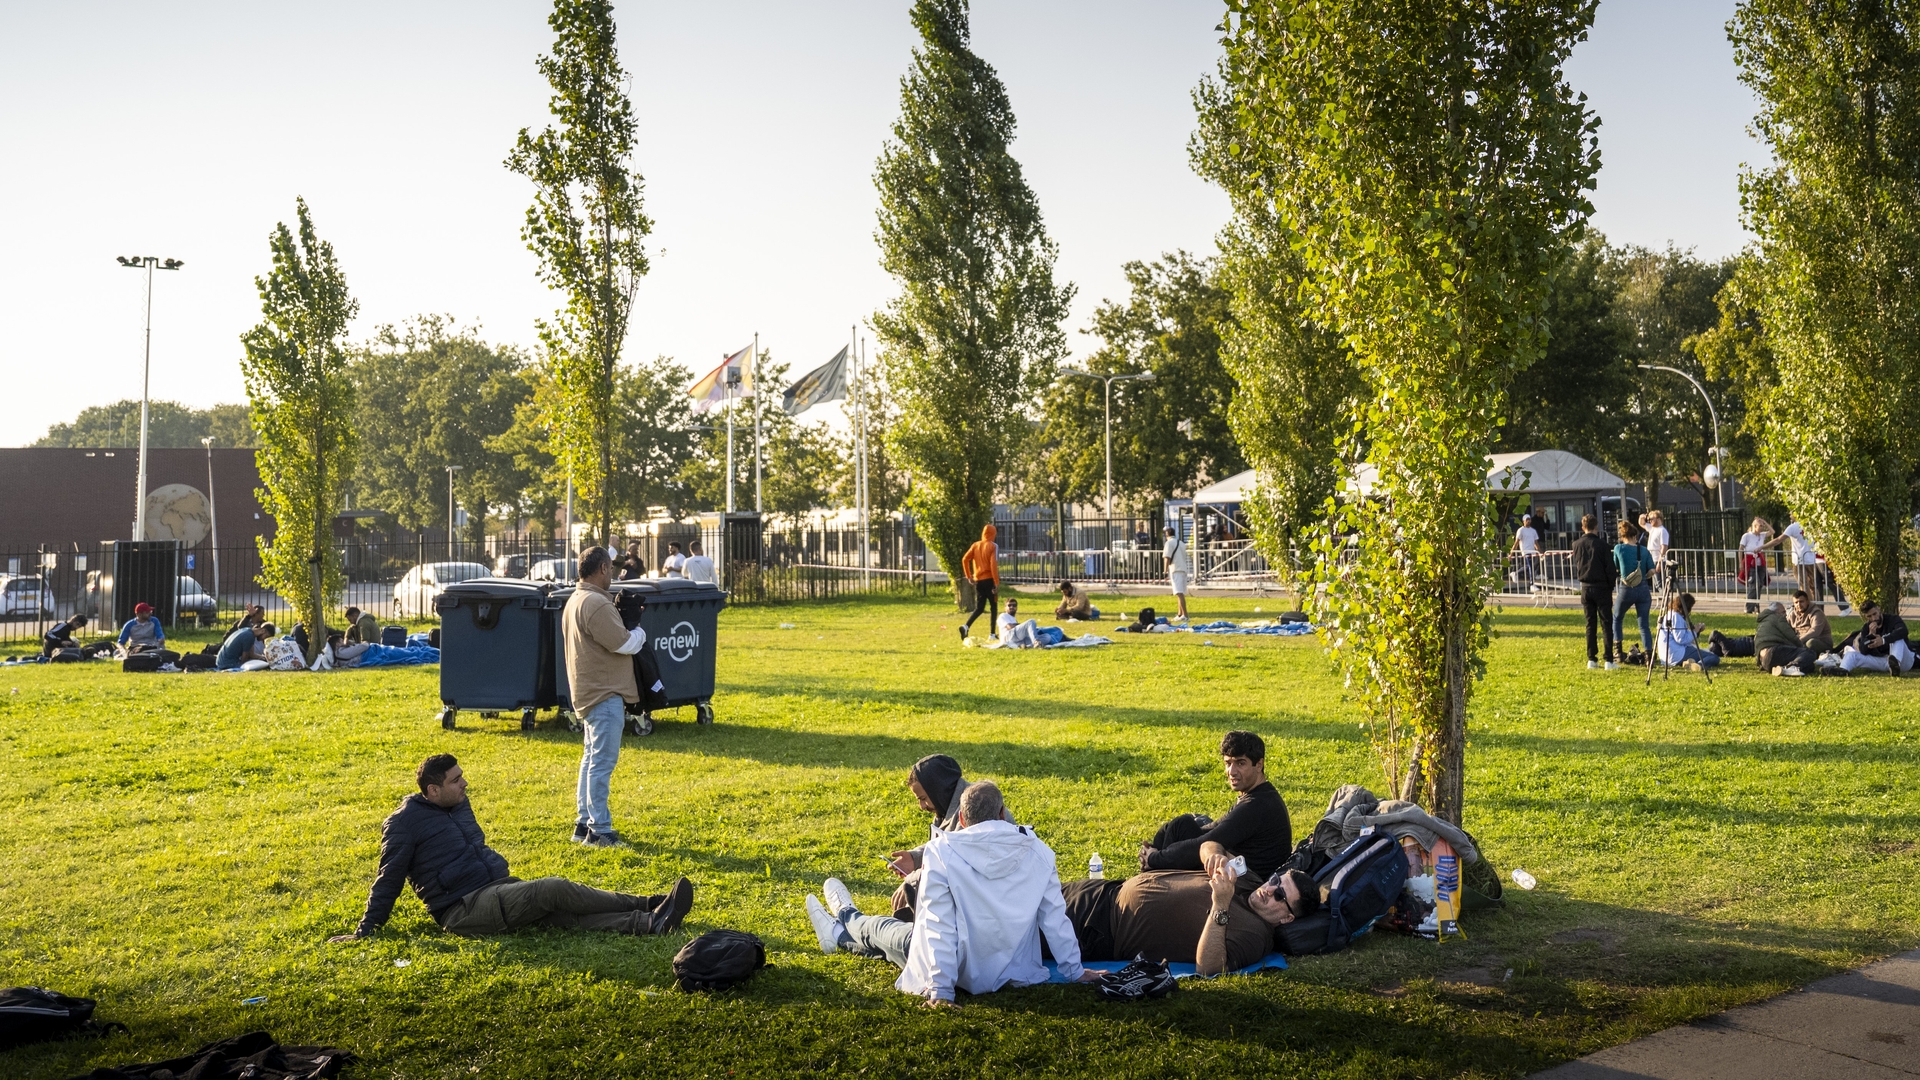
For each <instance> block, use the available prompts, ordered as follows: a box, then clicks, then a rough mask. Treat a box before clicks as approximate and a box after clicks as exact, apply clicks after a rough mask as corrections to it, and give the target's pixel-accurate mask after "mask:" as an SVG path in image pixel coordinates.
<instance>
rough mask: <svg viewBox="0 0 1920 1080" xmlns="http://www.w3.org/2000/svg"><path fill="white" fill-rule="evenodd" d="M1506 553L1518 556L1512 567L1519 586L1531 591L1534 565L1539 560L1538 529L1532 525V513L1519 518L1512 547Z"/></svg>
mask: <svg viewBox="0 0 1920 1080" xmlns="http://www.w3.org/2000/svg"><path fill="white" fill-rule="evenodd" d="M1507 554H1509V555H1517V556H1518V560H1517V565H1516V566H1515V567H1514V569H1515V570H1517V571H1519V575H1520V587H1521V588H1522V589H1524V590H1526V591H1527V592H1532V591H1533V577H1534V567H1535V566H1536V565H1537V564H1538V563H1539V561H1540V530H1538V529H1536V528H1534V527H1533V515H1532V514H1526V515H1523V516H1522V517H1521V518H1520V527H1519V528H1518V529H1515V530H1514V532H1513V547H1512V548H1509V549H1508V551H1507Z"/></svg>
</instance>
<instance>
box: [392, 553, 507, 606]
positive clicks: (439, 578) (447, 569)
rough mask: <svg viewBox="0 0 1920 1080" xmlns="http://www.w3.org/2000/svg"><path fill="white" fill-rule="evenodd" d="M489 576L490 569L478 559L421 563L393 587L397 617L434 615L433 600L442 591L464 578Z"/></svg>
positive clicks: (470, 579)
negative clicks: (478, 561)
mask: <svg viewBox="0 0 1920 1080" xmlns="http://www.w3.org/2000/svg"><path fill="white" fill-rule="evenodd" d="M486 576H487V568H486V566H485V565H484V564H482V563H477V562H438V563H421V564H420V565H419V566H416V567H414V568H413V569H411V570H409V571H407V576H405V577H403V578H401V579H400V581H399V583H398V584H396V585H394V587H393V615H394V618H396V619H409V618H420V617H422V616H425V615H431V614H433V601H434V599H435V598H436V597H438V596H439V595H440V590H442V589H444V588H446V587H447V586H449V585H452V584H455V583H456V582H461V581H472V580H473V579H474V578H481V577H486Z"/></svg>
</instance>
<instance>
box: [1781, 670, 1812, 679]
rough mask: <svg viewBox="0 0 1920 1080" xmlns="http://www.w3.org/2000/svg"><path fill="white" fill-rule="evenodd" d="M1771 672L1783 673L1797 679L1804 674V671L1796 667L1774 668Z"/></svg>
mask: <svg viewBox="0 0 1920 1080" xmlns="http://www.w3.org/2000/svg"><path fill="white" fill-rule="evenodd" d="M1773 673H1774V674H1775V675H1785V676H1786V677H1787V678H1789V679H1798V678H1800V677H1801V676H1803V675H1805V674H1806V672H1804V671H1801V670H1800V669H1799V668H1798V667H1780V668H1774V669H1773Z"/></svg>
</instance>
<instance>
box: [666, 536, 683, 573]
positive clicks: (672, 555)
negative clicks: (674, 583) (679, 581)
mask: <svg viewBox="0 0 1920 1080" xmlns="http://www.w3.org/2000/svg"><path fill="white" fill-rule="evenodd" d="M686 575H687V557H686V556H685V555H682V554H680V542H679V541H677V540H675V541H671V542H669V543H668V544H667V557H666V558H665V559H664V560H662V561H661V563H660V576H661V577H685V576H686Z"/></svg>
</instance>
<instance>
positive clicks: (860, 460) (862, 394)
mask: <svg viewBox="0 0 1920 1080" xmlns="http://www.w3.org/2000/svg"><path fill="white" fill-rule="evenodd" d="M853 336H854V342H853V345H854V346H857V348H855V351H854V354H853V356H854V372H855V380H856V382H857V383H858V394H859V404H858V405H857V406H856V407H855V409H854V414H855V416H856V418H857V419H856V421H855V422H856V423H857V425H858V427H859V434H858V435H857V436H856V437H855V440H854V445H855V451H854V453H855V455H856V457H857V462H856V465H857V467H856V469H855V470H854V471H855V484H856V486H857V487H858V489H859V491H858V495H859V505H860V511H859V516H860V566H861V567H862V569H866V568H870V567H872V566H873V557H872V555H871V553H870V548H871V543H872V539H873V522H872V519H871V518H870V517H869V516H868V509H867V352H866V344H865V343H864V342H862V341H860V331H859V327H857V326H856V327H855V328H854V333H853ZM862 576H863V577H864V578H865V579H866V581H865V584H866V585H867V586H868V587H871V586H872V585H873V580H872V579H873V575H872V574H863V575H862Z"/></svg>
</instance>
